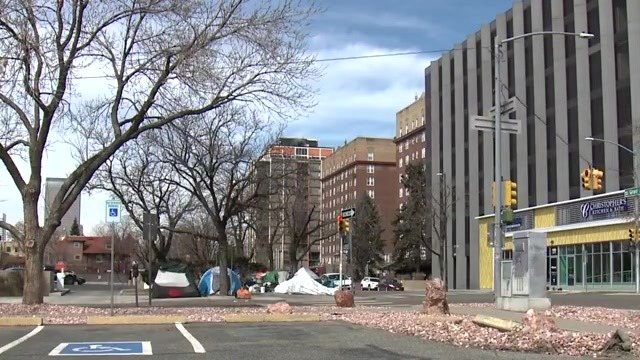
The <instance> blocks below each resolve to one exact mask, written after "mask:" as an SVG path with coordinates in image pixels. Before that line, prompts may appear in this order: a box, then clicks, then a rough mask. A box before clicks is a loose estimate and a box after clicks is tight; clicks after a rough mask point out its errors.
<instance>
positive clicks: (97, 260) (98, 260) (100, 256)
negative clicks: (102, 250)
mask: <svg viewBox="0 0 640 360" xmlns="http://www.w3.org/2000/svg"><path fill="white" fill-rule="evenodd" d="M96 262H97V263H101V262H102V255H100V254H98V255H96Z"/></svg>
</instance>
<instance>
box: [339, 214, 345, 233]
mask: <svg viewBox="0 0 640 360" xmlns="http://www.w3.org/2000/svg"><path fill="white" fill-rule="evenodd" d="M338 231H339V232H341V233H344V219H343V218H342V216H338Z"/></svg>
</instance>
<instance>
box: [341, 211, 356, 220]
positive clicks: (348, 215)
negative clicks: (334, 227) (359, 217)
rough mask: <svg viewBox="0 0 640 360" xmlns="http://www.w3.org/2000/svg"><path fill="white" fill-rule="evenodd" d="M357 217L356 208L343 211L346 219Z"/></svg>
mask: <svg viewBox="0 0 640 360" xmlns="http://www.w3.org/2000/svg"><path fill="white" fill-rule="evenodd" d="M355 215H356V209H355V208H349V209H342V217H343V218H344V219H349V218H352V217H354V216H355Z"/></svg>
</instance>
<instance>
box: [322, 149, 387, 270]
mask: <svg viewBox="0 0 640 360" xmlns="http://www.w3.org/2000/svg"><path fill="white" fill-rule="evenodd" d="M395 153H396V148H395V145H394V143H393V140H392V139H380V138H368V137H358V138H356V139H354V140H352V141H351V142H349V143H348V144H346V145H344V146H342V147H339V148H338V149H336V150H335V152H334V153H333V155H331V156H329V157H327V158H326V159H325V160H324V161H323V163H322V173H323V175H324V176H323V178H322V208H323V216H324V219H325V221H327V220H331V219H337V217H338V215H339V214H340V210H341V209H342V208H347V207H355V206H356V204H357V202H358V199H359V198H360V197H361V196H363V194H364V193H365V192H366V193H368V194H369V196H370V197H371V198H372V199H373V201H374V202H375V203H376V205H377V207H378V210H379V213H380V218H381V219H380V220H381V223H382V228H383V229H384V232H383V233H382V238H383V241H384V244H385V246H384V253H385V260H386V261H390V259H391V254H392V253H393V225H392V222H393V220H394V219H395V216H396V210H397V208H398V195H397V185H396V184H397V182H398V172H397V169H396V155H395ZM336 226H337V225H336ZM321 248H322V255H321V256H322V263H323V265H325V266H326V267H327V269H328V271H329V270H330V271H337V269H338V264H339V259H340V257H339V256H340V255H339V252H340V242H339V240H338V236H332V237H331V238H329V239H327V240H324V241H323V242H322V247H321Z"/></svg>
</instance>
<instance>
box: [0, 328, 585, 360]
mask: <svg viewBox="0 0 640 360" xmlns="http://www.w3.org/2000/svg"><path fill="white" fill-rule="evenodd" d="M34 332H35V334H34ZM21 336H30V337H28V338H27V339H24V338H22V339H21V338H20V337H21ZM16 340H17V341H16ZM21 340H22V342H20V341H21ZM67 354H68V355H67ZM142 354H145V355H142ZM83 355H84V356H83ZM107 355H122V356H126V355H129V356H127V357H126V358H127V359H145V358H148V357H149V356H148V355H152V358H154V359H160V360H163V359H166V360H169V359H171V360H174V359H221V360H224V359H227V360H236V359H256V358H261V359H268V358H272V359H283V360H284V359H292V360H316V359H318V360H319V359H331V360H334V359H347V360H351V359H353V360H371V359H385V360H401V359H402V360H409V359H421V360H435V359H443V360H449V359H452V360H453V359H456V360H472V359H473V360H485V359H487V360H488V359H513V360H526V359H558V358H560V359H562V357H557V356H544V355H537V354H522V353H507V352H493V351H483V350H477V349H464V348H458V347H454V346H450V345H447V344H441V343H434V342H429V341H425V340H421V339H418V338H416V337H412V336H406V335H397V334H391V333H389V332H386V331H383V330H376V329H369V328H365V327H362V326H358V325H353V324H347V323H342V322H322V323H286V324H285V323H272V324H266V323H261V324H220V323H218V324H185V325H182V324H176V325H153V326H151V325H149V326H88V325H85V326H48V325H47V326H43V327H39V328H35V330H34V328H25V329H22V328H20V329H15V328H0V358H2V359H20V360H32V359H34V360H35V359H43V358H49V357H50V358H52V359H56V358H60V359H76V358H78V357H88V358H90V359H91V358H93V359H96V360H99V359H105V360H106V359H110V358H111V356H107ZM567 359H568V358H567ZM572 359H575V358H572Z"/></svg>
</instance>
